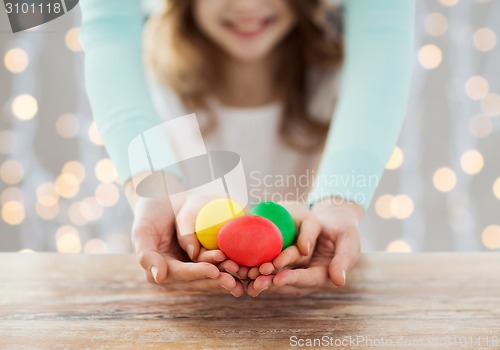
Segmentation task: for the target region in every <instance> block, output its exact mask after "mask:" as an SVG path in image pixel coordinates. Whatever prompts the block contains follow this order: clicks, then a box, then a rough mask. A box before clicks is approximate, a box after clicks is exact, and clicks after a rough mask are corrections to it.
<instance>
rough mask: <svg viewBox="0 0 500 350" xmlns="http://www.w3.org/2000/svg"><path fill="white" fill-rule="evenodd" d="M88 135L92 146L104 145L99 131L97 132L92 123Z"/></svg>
mask: <svg viewBox="0 0 500 350" xmlns="http://www.w3.org/2000/svg"><path fill="white" fill-rule="evenodd" d="M88 135H89V140H90V142H92V143H93V144H94V145H96V146H102V145H104V142H103V140H102V137H101V135H100V134H99V131H98V130H97V126H96V125H95V123H94V122H93V123H92V124H90V127H89V131H88Z"/></svg>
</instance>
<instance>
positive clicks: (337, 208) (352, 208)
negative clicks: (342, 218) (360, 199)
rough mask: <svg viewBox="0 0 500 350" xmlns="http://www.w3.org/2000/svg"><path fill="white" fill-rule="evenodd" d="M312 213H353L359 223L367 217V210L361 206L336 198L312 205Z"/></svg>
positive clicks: (328, 198)
mask: <svg viewBox="0 0 500 350" xmlns="http://www.w3.org/2000/svg"><path fill="white" fill-rule="evenodd" d="M311 211H312V212H314V213H326V212H330V213H331V212H344V213H351V214H352V215H354V216H355V217H356V219H357V220H358V221H359V220H361V219H362V218H363V216H364V215H365V210H364V208H363V207H362V206H361V205H360V204H358V203H356V202H353V201H349V200H347V199H345V198H342V197H336V196H332V197H327V198H324V199H321V200H319V201H317V202H316V203H314V204H313V205H312V207H311Z"/></svg>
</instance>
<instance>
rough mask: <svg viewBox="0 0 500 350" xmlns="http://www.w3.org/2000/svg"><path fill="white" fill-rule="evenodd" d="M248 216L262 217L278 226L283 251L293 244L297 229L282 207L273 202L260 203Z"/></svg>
mask: <svg viewBox="0 0 500 350" xmlns="http://www.w3.org/2000/svg"><path fill="white" fill-rule="evenodd" d="M250 214H253V215H258V216H262V217H264V218H266V219H268V220H271V221H272V222H273V223H274V224H275V225H276V226H278V228H279V230H280V232H281V235H282V236H283V248H282V249H285V248H287V247H289V246H291V245H292V244H293V242H294V241H295V235H296V234H297V228H296V226H295V221H294V220H293V217H292V215H290V213H289V212H288V210H286V209H285V208H284V207H283V206H281V205H279V204H278V203H274V202H262V203H259V204H257V205H255V206H253V207H252V209H250Z"/></svg>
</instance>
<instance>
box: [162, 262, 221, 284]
mask: <svg viewBox="0 0 500 350" xmlns="http://www.w3.org/2000/svg"><path fill="white" fill-rule="evenodd" d="M167 264H168V275H167V280H173V281H184V282H185V281H195V280H200V279H206V278H211V279H216V278H218V277H219V275H220V271H219V269H218V268H217V266H215V265H213V264H210V263H206V262H198V263H185V262H182V261H179V260H177V259H174V258H169V259H168V260H167Z"/></svg>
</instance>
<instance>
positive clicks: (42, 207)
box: [35, 201, 59, 220]
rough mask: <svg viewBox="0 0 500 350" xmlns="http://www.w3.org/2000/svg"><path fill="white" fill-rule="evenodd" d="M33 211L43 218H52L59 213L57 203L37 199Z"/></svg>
mask: <svg viewBox="0 0 500 350" xmlns="http://www.w3.org/2000/svg"><path fill="white" fill-rule="evenodd" d="M35 211H36V213H37V215H38V216H39V217H41V218H42V219H44V220H53V219H55V218H56V217H57V215H58V214H59V203H58V202H55V203H53V204H49V203H44V202H40V201H37V202H36V204H35Z"/></svg>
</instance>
